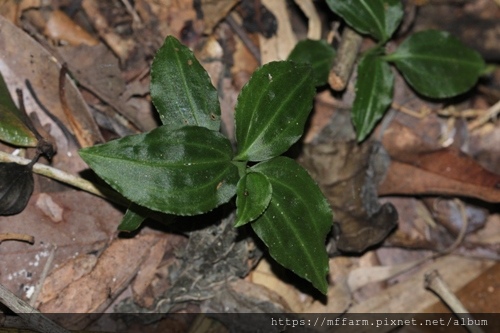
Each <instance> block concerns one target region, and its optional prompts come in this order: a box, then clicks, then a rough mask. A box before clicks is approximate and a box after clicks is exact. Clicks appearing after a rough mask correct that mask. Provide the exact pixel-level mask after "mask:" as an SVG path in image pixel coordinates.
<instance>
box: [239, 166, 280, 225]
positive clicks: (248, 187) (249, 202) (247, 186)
mask: <svg viewBox="0 0 500 333" xmlns="http://www.w3.org/2000/svg"><path fill="white" fill-rule="evenodd" d="M272 192H273V189H272V187H271V183H270V182H269V180H268V179H267V177H266V176H264V175H263V174H261V173H258V172H249V173H247V174H245V175H244V176H243V177H241V179H240V181H239V182H238V187H237V189H236V195H237V196H236V222H235V224H234V226H235V227H240V226H242V225H244V224H246V223H248V222H251V221H253V220H255V219H256V218H258V217H259V216H260V215H261V214H262V213H263V212H264V210H266V208H267V206H268V205H269V201H271V194H272Z"/></svg>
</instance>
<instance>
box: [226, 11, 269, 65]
mask: <svg viewBox="0 0 500 333" xmlns="http://www.w3.org/2000/svg"><path fill="white" fill-rule="evenodd" d="M235 15H236V14H234V13H230V14H229V15H228V16H227V17H226V22H227V24H229V26H230V27H231V29H233V31H234V32H235V33H236V35H238V37H239V38H240V39H241V41H242V42H243V44H245V46H246V47H247V49H248V51H250V53H251V54H252V55H253V57H254V58H255V60H257V63H258V64H259V65H260V64H261V63H262V60H261V57H260V51H259V50H258V49H257V46H255V44H254V43H253V42H252V40H251V39H250V38H249V37H248V35H247V34H246V32H245V31H243V29H242V28H241V27H240V25H239V24H238V23H237V22H236V19H235V18H234V16H235Z"/></svg>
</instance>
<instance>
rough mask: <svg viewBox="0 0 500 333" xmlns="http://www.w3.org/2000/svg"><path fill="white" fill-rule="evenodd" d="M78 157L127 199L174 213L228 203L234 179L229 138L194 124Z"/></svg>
mask: <svg viewBox="0 0 500 333" xmlns="http://www.w3.org/2000/svg"><path fill="white" fill-rule="evenodd" d="M80 155H81V157H82V158H83V159H84V160H85V162H87V164H88V165H89V166H90V167H91V168H92V169H93V170H94V171H95V172H96V173H97V174H98V175H99V176H100V177H101V178H102V179H104V180H105V181H106V182H107V183H108V184H109V185H111V186H112V187H113V188H114V189H115V190H116V191H118V192H120V193H121V194H122V195H124V196H125V197H127V198H128V199H129V200H131V201H133V202H135V203H137V204H138V205H141V206H144V207H147V208H149V209H152V210H157V211H160V212H163V213H171V214H176V215H196V214H201V213H204V212H207V211H209V210H212V209H213V208H215V207H217V206H219V205H221V204H223V203H226V202H228V201H229V200H230V199H231V198H232V197H233V196H234V194H235V193H236V184H237V182H238V179H239V176H238V168H237V167H236V166H235V165H234V164H233V163H231V157H232V148H231V143H230V142H229V140H228V139H227V138H225V137H224V136H223V135H222V134H220V133H219V132H216V131H211V130H208V129H206V128H204V127H199V126H186V127H182V128H180V129H177V130H175V131H171V130H170V129H169V128H168V127H166V126H160V127H158V128H156V129H154V130H152V131H151V132H148V133H144V134H138V135H133V136H128V137H125V138H122V139H119V140H115V141H111V142H108V143H106V144H102V145H97V146H94V147H90V148H85V149H82V150H80Z"/></svg>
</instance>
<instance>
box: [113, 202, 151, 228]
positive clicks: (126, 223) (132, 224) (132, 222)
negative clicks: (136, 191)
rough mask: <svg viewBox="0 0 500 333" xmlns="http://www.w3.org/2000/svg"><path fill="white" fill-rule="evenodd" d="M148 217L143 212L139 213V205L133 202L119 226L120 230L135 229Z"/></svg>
mask: <svg viewBox="0 0 500 333" xmlns="http://www.w3.org/2000/svg"><path fill="white" fill-rule="evenodd" d="M145 219H146V217H145V216H143V215H142V214H141V213H139V210H138V206H137V205H135V204H131V205H130V207H129V208H128V209H127V211H126V212H125V215H123V219H122V221H121V222H120V225H119V226H118V230H120V231H134V230H136V229H137V228H139V227H140V226H141V224H142V222H144V220H145Z"/></svg>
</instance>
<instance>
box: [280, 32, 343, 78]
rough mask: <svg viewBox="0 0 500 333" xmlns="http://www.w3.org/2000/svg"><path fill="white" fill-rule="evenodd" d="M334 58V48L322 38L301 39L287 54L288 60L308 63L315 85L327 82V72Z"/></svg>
mask: <svg viewBox="0 0 500 333" xmlns="http://www.w3.org/2000/svg"><path fill="white" fill-rule="evenodd" d="M334 58H335V49H334V48H333V47H332V46H331V45H330V44H328V43H327V42H326V41H324V40H312V39H306V40H302V41H300V42H298V43H297V45H295V47H294V48H293V50H292V52H290V54H289V55H288V60H291V61H295V62H302V63H306V64H310V65H311V67H312V69H313V73H314V80H315V85H316V87H319V86H322V85H325V84H326V83H327V82H328V74H329V73H330V68H331V67H332V63H333V59H334Z"/></svg>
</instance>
